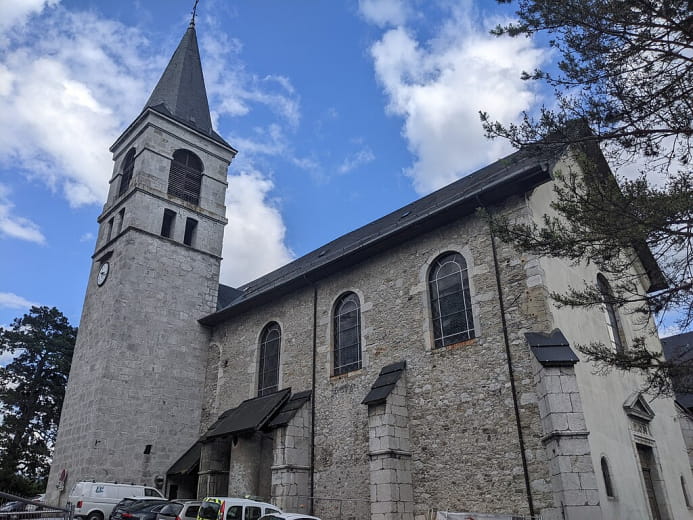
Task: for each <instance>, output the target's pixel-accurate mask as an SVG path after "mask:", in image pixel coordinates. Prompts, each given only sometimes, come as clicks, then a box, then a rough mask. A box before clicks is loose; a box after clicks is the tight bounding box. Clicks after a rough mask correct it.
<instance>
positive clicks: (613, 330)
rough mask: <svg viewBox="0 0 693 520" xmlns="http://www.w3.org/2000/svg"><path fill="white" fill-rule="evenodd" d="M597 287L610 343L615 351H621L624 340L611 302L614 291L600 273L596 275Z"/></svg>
mask: <svg viewBox="0 0 693 520" xmlns="http://www.w3.org/2000/svg"><path fill="white" fill-rule="evenodd" d="M597 287H599V292H600V293H601V294H602V301H603V305H604V313H605V314H606V324H607V326H608V328H609V336H610V338H611V343H612V345H613V347H614V349H615V350H616V352H623V346H624V344H625V342H624V341H623V337H622V336H621V327H619V323H618V314H617V313H616V307H615V306H614V304H613V300H614V293H613V292H612V291H611V286H610V285H609V282H608V281H607V280H606V278H604V275H603V274H601V273H599V274H598V275H597Z"/></svg>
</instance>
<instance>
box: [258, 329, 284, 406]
mask: <svg viewBox="0 0 693 520" xmlns="http://www.w3.org/2000/svg"><path fill="white" fill-rule="evenodd" d="M275 332H276V334H277V336H276V339H275V338H270V337H269V336H270V334H273V333H275ZM274 341H276V343H277V352H276V369H274V370H272V369H267V368H266V367H267V365H266V363H267V360H268V354H267V348H268V347H269V346H270V343H271V342H274ZM259 343H260V345H259V350H258V370H257V396H258V397H262V396H264V395H268V394H271V393H274V392H276V391H277V390H279V373H280V360H281V348H282V328H281V325H279V323H278V322H276V321H271V322H269V323H268V324H267V325H265V326H264V327H263V329H262V332H261V333H260V342H259ZM273 371H274V372H276V375H275V380H274V381H273V382H272V381H270V383H273V384H268V381H267V378H268V376H269V374H270V373H271V372H273Z"/></svg>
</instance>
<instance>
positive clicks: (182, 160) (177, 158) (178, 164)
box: [168, 150, 202, 204]
mask: <svg viewBox="0 0 693 520" xmlns="http://www.w3.org/2000/svg"><path fill="white" fill-rule="evenodd" d="M201 186H202V161H201V160H200V158H199V157H198V156H197V155H195V154H194V153H192V152H191V151H189V150H176V151H175V152H173V160H172V161H171V170H170V171H169V174H168V192H169V194H170V195H175V196H176V197H179V198H181V199H183V200H186V201H188V202H191V203H192V204H199V203H200V188H201Z"/></svg>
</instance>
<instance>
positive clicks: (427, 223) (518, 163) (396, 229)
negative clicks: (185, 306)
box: [199, 151, 551, 325]
mask: <svg viewBox="0 0 693 520" xmlns="http://www.w3.org/2000/svg"><path fill="white" fill-rule="evenodd" d="M549 170H550V168H549V167H548V164H546V161H544V160H541V159H539V158H537V157H536V156H534V155H531V154H528V153H525V152H522V151H520V152H515V153H513V154H512V155H509V156H507V157H505V158H503V159H501V160H499V161H496V162H494V163H492V164H490V165H488V166H486V167H484V168H482V169H480V170H478V171H476V172H475V173H473V174H471V175H468V176H467V177H463V178H462V179H460V180H458V181H456V182H453V183H452V184H449V185H447V186H445V187H443V188H441V189H439V190H438V191H434V192H433V193H431V194H430V195H427V196H425V197H423V198H421V199H418V200H416V201H414V202H412V203H411V204H408V205H406V206H404V207H403V208H401V209H399V210H397V211H394V212H392V213H390V214H389V215H386V216H384V217H382V218H380V219H378V220H376V221H374V222H371V223H370V224H367V225H365V226H363V227H361V228H359V229H357V230H355V231H352V232H351V233H347V234H346V235H343V236H341V237H339V238H337V239H336V240H333V241H332V242H330V243H329V244H327V245H325V246H323V247H320V248H318V249H316V250H315V251H313V252H311V253H308V254H307V255H305V256H302V257H301V258H298V259H296V260H294V261H293V262H291V263H289V264H287V265H285V266H283V267H280V268H279V269H277V270H275V271H273V272H271V273H269V274H267V275H265V276H263V277H261V278H258V279H257V280H254V281H252V282H250V283H248V284H245V285H243V286H241V287H239V288H238V289H239V290H240V291H242V294H241V295H240V296H239V297H238V298H236V299H235V300H233V301H232V302H231V303H230V304H229V305H228V306H227V307H226V308H223V309H221V310H218V311H217V312H215V313H213V314H210V315H208V316H205V317H204V318H202V319H200V320H199V321H200V323H202V324H203V325H215V324H217V323H220V322H222V321H223V320H225V319H227V318H229V317H231V316H233V315H235V314H237V313H239V312H242V311H244V310H246V309H248V308H250V307H251V306H254V305H258V304H261V303H264V302H267V301H270V300H271V299H274V298H276V297H278V296H281V295H283V294H288V293H289V292H291V291H294V290H297V289H299V288H301V287H305V286H308V285H310V284H311V283H312V282H313V281H315V280H318V279H320V278H322V277H324V276H328V275H329V274H331V273H334V272H338V271H339V270H341V269H344V268H346V267H348V266H351V265H354V264H356V263H357V262H360V261H362V260H364V259H367V258H370V257H372V256H373V255H374V254H376V253H379V252H381V251H384V250H386V249H387V248H389V247H393V246H395V245H397V244H399V243H401V242H402V241H404V240H408V239H410V238H413V237H414V236H417V235H419V234H422V233H425V232H427V231H430V230H432V229H435V228H437V227H439V226H441V225H444V224H447V223H448V222H451V221H453V220H454V219H456V218H460V217H462V216H464V215H468V214H469V213H473V212H474V211H475V210H476V208H478V207H479V206H481V205H491V204H493V203H495V202H500V201H503V200H505V199H506V198H508V197H509V196H511V195H514V194H518V193H524V192H525V191H526V190H528V189H531V188H533V187H535V186H537V185H539V184H542V183H544V182H547V181H548V180H550V178H551V177H550V174H549Z"/></svg>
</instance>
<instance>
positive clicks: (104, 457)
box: [47, 113, 233, 503]
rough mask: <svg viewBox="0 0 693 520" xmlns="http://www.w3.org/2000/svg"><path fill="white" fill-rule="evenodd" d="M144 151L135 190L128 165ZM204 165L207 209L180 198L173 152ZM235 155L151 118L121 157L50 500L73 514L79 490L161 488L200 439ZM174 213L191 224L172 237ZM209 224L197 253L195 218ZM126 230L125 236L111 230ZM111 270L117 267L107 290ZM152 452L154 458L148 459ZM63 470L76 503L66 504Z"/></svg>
mask: <svg viewBox="0 0 693 520" xmlns="http://www.w3.org/2000/svg"><path fill="white" fill-rule="evenodd" d="M133 147H134V148H135V149H136V151H137V154H136V159H135V166H134V173H133V177H132V181H131V183H130V186H129V189H128V190H127V191H126V192H125V193H124V194H122V195H120V194H119V188H120V179H121V174H122V166H121V163H122V160H123V157H124V156H125V154H126V153H127V151H128V150H130V149H131V148H133ZM179 148H185V149H189V150H192V151H193V152H194V153H196V154H197V155H198V156H199V157H200V158H201V160H202V162H203V164H204V176H203V180H202V191H201V198H200V205H199V206H198V205H193V204H189V203H187V202H185V201H183V200H181V199H178V198H177V197H173V196H171V195H168V193H167V184H168V175H169V169H170V164H171V158H172V156H173V152H174V151H175V150H176V149H179ZM232 157H233V151H231V150H229V149H226V148H223V147H221V146H220V145H219V144H218V143H216V142H214V141H211V140H210V139H209V138H205V137H204V136H202V135H200V134H197V133H196V132H194V131H192V130H189V129H188V128H187V127H184V126H181V125H179V124H177V123H174V122H172V121H170V120H168V119H166V118H163V117H162V116H160V115H157V114H152V113H149V114H147V115H145V116H144V117H143V119H141V120H139V121H138V123H137V124H136V125H134V126H132V127H131V128H129V129H128V130H127V131H126V133H125V134H123V136H122V137H121V138H120V139H119V140H118V141H117V142H116V145H114V160H115V166H114V173H113V177H112V179H111V187H110V190H109V196H108V200H107V202H106V205H105V206H104V212H103V213H102V215H101V216H100V217H99V223H100V225H101V227H100V230H99V237H98V239H97V244H96V251H95V254H94V257H93V258H94V262H93V264H92V268H91V271H90V274H89V282H88V285H87V294H86V297H85V302H84V307H83V312H82V318H81V321H80V329H79V334H78V337H77V344H76V346H75V354H74V358H73V362H72V369H71V372H70V377H69V382H68V386H67V390H66V396H65V403H64V406H63V410H62V416H61V421H60V430H59V432H58V437H57V440H56V447H55V453H54V458H53V464H52V467H51V473H50V476H49V483H48V489H47V493H48V499H49V500H50V501H57V500H58V499H60V502H61V503H64V502H65V501H66V500H67V494H68V492H69V490H70V489H71V487H72V485H73V484H74V482H76V481H78V480H91V479H94V480H96V481H119V482H135V483H141V484H148V485H154V484H155V482H157V477H160V478H162V477H164V476H165V474H166V470H167V469H168V467H169V466H170V465H171V464H172V463H173V462H174V461H175V460H176V459H177V458H178V457H179V456H180V455H182V454H183V453H184V452H185V451H186V450H187V449H188V448H189V447H190V446H191V445H192V444H193V442H194V441H195V440H196V439H197V433H198V430H199V424H200V414H201V409H202V402H203V391H204V379H205V371H206V365H207V360H206V357H207V345H208V344H209V331H208V330H207V329H205V328H203V327H202V326H201V325H199V324H198V322H197V320H198V319H199V318H201V317H203V316H205V315H207V314H209V313H211V312H213V311H214V310H215V308H216V301H217V291H218V281H219V264H220V260H221V258H220V256H219V255H220V253H221V246H222V237H223V228H224V225H225V223H226V218H225V208H224V195H225V191H226V171H227V168H228V165H229V163H230V161H231V159H232ZM164 209H171V210H173V211H175V212H176V214H177V219H179V220H180V222H178V224H179V225H177V226H176V227H175V229H174V234H173V236H172V237H171V238H164V237H162V236H160V232H161V222H162V218H163V212H164ZM188 217H194V218H195V219H196V220H197V221H198V229H197V235H196V237H195V241H194V243H193V244H192V247H191V246H188V245H184V244H183V232H184V227H185V225H184V221H185V218H188ZM111 219H114V224H113V226H111V225H110V221H111ZM103 262H108V264H109V266H110V270H109V274H108V277H107V279H106V281H105V283H103V285H101V286H99V285H97V283H96V279H97V273H98V271H99V269H100V268H101V266H102V264H103ZM145 452H147V453H145ZM62 469H66V470H67V471H68V475H69V477H68V482H67V485H66V492H63V493H62V494H61V495H60V496H58V493H57V492H56V482H57V478H58V475H59V473H60V472H61V470H62Z"/></svg>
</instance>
